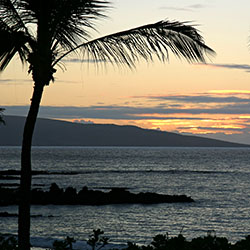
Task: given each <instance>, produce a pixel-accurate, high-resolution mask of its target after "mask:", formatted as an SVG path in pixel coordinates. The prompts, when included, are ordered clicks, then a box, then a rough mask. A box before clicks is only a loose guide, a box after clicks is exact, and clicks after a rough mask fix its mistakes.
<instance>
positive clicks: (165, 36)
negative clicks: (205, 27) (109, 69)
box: [54, 21, 215, 67]
mask: <svg viewBox="0 0 250 250" xmlns="http://www.w3.org/2000/svg"><path fill="white" fill-rule="evenodd" d="M79 48H80V49H82V51H83V53H84V54H85V55H86V56H87V58H88V59H91V60H94V61H95V62H100V61H103V62H110V63H112V64H117V65H124V64H125V65H127V66H129V67H135V62H138V61H139V59H140V58H144V59H145V60H147V61H148V60H153V55H155V56H157V57H158V59H159V60H161V61H165V60H168V59H169V50H171V51H172V52H173V54H174V55H176V56H177V57H179V58H184V59H186V60H187V61H188V62H202V63H204V62H206V56H208V55H213V54H215V52H214V51H213V50H212V49H211V48H209V47H208V46H207V45H206V44H205V43H204V40H203V38H202V36H201V35H200V34H199V32H198V31H197V29H196V28H195V27H193V26H191V25H188V24H187V23H185V22H184V23H183V22H177V21H176V22H170V21H160V22H157V23H154V24H149V25H144V26H141V27H138V28H135V29H130V30H127V31H123V32H118V33H115V34H111V35H108V36H104V37H101V38H98V39H95V40H92V41H89V42H87V43H84V44H82V45H79V46H78V47H76V48H75V49H79ZM70 52H71V51H69V52H68V53H66V54H65V55H63V56H62V57H60V58H59V59H58V60H57V61H55V63H54V65H55V64H56V63H57V62H58V61H59V60H61V59H62V58H63V57H64V56H66V55H68V54H69V53H70Z"/></svg>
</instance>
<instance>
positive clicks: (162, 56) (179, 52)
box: [0, 0, 213, 250]
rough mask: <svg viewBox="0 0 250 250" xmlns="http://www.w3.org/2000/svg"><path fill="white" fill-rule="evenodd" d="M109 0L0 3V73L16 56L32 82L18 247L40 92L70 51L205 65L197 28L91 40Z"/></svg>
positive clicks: (164, 25) (24, 233)
mask: <svg viewBox="0 0 250 250" xmlns="http://www.w3.org/2000/svg"><path fill="white" fill-rule="evenodd" d="M109 7H110V1H109V0H0V39H1V40H0V70H1V71H3V70H4V69H5V68H6V67H7V65H8V64H9V62H10V61H11V59H12V58H13V57H14V56H15V55H16V54H18V56H19V58H20V60H21V62H22V63H28V65H29V73H31V74H32V78H33V81H34V90H33V96H32V99H31V105H30V110H29V113H28V116H27V118H26V123H25V127H24V132H23V142H22V154H21V181H20V203H19V221H18V224H19V228H18V236H19V238H18V244H19V247H20V249H22V250H24V249H25V250H27V249H29V248H30V247H29V230H30V219H29V216H30V189H31V144H32V135H33V131H34V127H35V123H36V118H37V114H38V110H39V105H40V101H41V98H42V93H43V89H44V87H45V86H46V85H49V84H50V82H51V81H53V80H54V78H53V75H54V73H55V72H56V70H55V66H57V65H58V63H60V62H61V60H62V59H63V58H64V57H65V56H67V55H68V54H70V53H73V52H77V51H78V52H81V53H82V55H83V56H85V58H87V59H88V60H91V61H94V62H103V63H106V62H110V63H111V64H115V65H126V66H128V67H134V66H135V63H136V62H137V61H139V60H140V59H141V58H143V59H145V60H153V56H154V55H156V56H157V57H158V59H159V60H161V61H164V60H168V50H170V51H172V52H173V53H174V54H175V55H176V56H177V57H180V58H185V59H186V60H187V61H188V62H194V61H198V62H205V56H206V53H213V50H212V49H210V48H209V47H207V46H206V45H205V43H204V41H203V38H202V37H201V35H200V34H199V33H198V32H197V30H196V28H194V27H192V26H190V25H188V24H186V23H180V22H169V21H160V22H157V23H154V24H149V25H145V26H141V27H138V28H135V29H131V30H127V31H123V32H119V33H115V34H112V35H108V36H104V37H101V38H98V39H94V40H91V39H90V35H89V31H90V30H91V29H95V25H94V21H95V20H96V19H98V18H103V17H105V11H106V10H107V9H108V8H109Z"/></svg>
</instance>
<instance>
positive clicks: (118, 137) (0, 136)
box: [0, 116, 246, 147]
mask: <svg viewBox="0 0 250 250" xmlns="http://www.w3.org/2000/svg"><path fill="white" fill-rule="evenodd" d="M4 119H5V121H6V125H5V126H4V125H1V126H0V146H20V145H21V139H22V131H23V126H24V120H25V118H24V117H18V116H5V117H4ZM33 145H36V146H169V147H239V146H246V145H242V144H237V143H230V142H225V141H220V140H214V139H207V138H202V137H197V136H184V135H180V134H175V133H169V132H163V131H158V130H149V129H142V128H139V127H135V126H118V125H111V124H78V123H71V122H65V121H58V120H51V119H43V118H38V120H37V125H36V130H35V134H34V139H33Z"/></svg>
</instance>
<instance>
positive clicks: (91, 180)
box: [0, 148, 250, 243]
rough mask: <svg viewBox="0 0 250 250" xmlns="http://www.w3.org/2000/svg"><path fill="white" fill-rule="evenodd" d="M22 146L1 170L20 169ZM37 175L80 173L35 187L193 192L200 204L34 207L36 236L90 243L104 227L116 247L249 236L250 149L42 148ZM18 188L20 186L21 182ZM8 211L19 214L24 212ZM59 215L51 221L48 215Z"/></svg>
mask: <svg viewBox="0 0 250 250" xmlns="http://www.w3.org/2000/svg"><path fill="white" fill-rule="evenodd" d="M19 157H20V149H19V148H0V159H1V161H0V169H1V170H6V169H19ZM32 159H33V169H34V170H46V171H56V172H60V171H64V172H67V171H74V172H76V173H77V174H72V175H38V176H34V178H33V184H39V185H44V186H43V188H45V189H46V188H48V187H49V185H50V184H51V183H52V182H56V183H58V184H59V185H60V186H61V187H66V186H69V185H71V186H73V187H76V188H77V189H78V190H79V189H81V188H82V187H83V186H85V185H87V186H88V187H90V188H109V187H114V186H115V187H128V188H129V189H130V191H132V192H140V191H150V192H158V193H165V194H166V193H167V194H186V195H189V196H192V198H194V199H195V200H196V202H195V203H192V204H158V205H108V206H99V207H98V206H44V207H43V206H33V207H32V213H33V214H42V215H44V217H41V218H39V217H38V218H32V230H31V234H32V235H33V236H37V235H39V236H41V237H54V238H60V237H65V236H67V235H69V236H73V237H75V238H77V239H86V238H88V235H89V234H90V232H91V230H92V229H96V228H101V229H102V230H104V231H105V235H106V236H108V237H110V238H111V239H112V240H113V241H116V242H127V241H134V242H141V243H145V242H146V243H148V242H150V241H151V238H152V236H154V235H155V234H157V233H165V232H169V233H170V235H177V234H178V233H179V232H180V231H181V229H182V228H183V234H184V235H185V236H186V237H187V238H192V237H197V236H202V235H205V234H206V232H207V231H208V230H215V231H216V234H217V235H218V236H226V237H228V238H229V239H231V240H232V241H234V240H238V239H240V238H242V237H244V236H245V235H247V234H249V233H250V231H249V223H250V219H249V214H250V185H249V178H250V162H249V159H250V149H239V148H238V149H233V148H229V149H226V148H217V149H212V148H34V149H33V157H32ZM13 182H15V181H13ZM0 211H9V212H13V213H14V212H17V208H16V207H0ZM51 215H52V216H53V217H48V216H51ZM0 227H1V228H4V232H10V233H16V231H17V218H1V220H0Z"/></svg>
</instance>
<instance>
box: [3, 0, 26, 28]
mask: <svg viewBox="0 0 250 250" xmlns="http://www.w3.org/2000/svg"><path fill="white" fill-rule="evenodd" d="M17 4H18V1H13V0H1V1H0V19H1V21H2V22H4V23H5V24H6V25H7V26H8V27H9V28H11V29H12V30H13V31H20V30H23V31H27V28H26V26H25V23H24V20H23V19H22V17H21V16H20V13H19V12H18V10H19V8H18V5H17Z"/></svg>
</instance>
